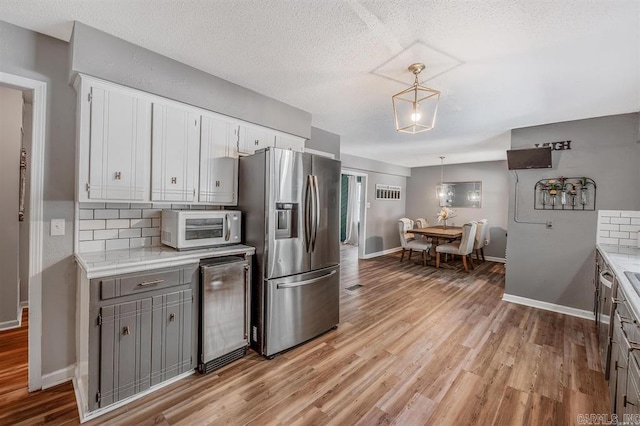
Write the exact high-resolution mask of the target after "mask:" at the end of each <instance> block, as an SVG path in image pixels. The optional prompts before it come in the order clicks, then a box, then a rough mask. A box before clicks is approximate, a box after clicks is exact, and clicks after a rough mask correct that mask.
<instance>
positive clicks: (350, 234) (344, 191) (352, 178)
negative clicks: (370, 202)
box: [340, 169, 367, 259]
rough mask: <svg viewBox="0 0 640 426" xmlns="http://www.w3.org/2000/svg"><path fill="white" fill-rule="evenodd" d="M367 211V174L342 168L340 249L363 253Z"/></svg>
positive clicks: (359, 254) (361, 255) (362, 256)
mask: <svg viewBox="0 0 640 426" xmlns="http://www.w3.org/2000/svg"><path fill="white" fill-rule="evenodd" d="M366 212H367V174H366V173H361V172H357V171H353V170H348V169H343V170H342V176H341V199H340V242H341V243H342V250H343V251H344V250H354V251H355V250H357V252H358V258H359V259H363V258H364V255H365V242H366V236H365V234H366Z"/></svg>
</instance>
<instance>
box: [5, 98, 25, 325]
mask: <svg viewBox="0 0 640 426" xmlns="http://www.w3.org/2000/svg"><path fill="white" fill-rule="evenodd" d="M21 127H22V92H21V91H19V90H14V89H9V88H6V87H0V152H2V155H0V194H2V203H0V271H1V275H0V323H7V322H13V321H17V320H18V317H17V312H18V302H19V301H20V272H19V241H20V226H19V222H18V186H19V176H20V166H19V163H18V161H19V159H20V147H21V145H22V135H21V132H20V128H21ZM5 325H6V324H5ZM12 325H15V324H12Z"/></svg>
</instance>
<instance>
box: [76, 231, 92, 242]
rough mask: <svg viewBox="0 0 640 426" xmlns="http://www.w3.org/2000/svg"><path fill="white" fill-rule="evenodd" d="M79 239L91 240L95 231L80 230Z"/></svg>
mask: <svg viewBox="0 0 640 426" xmlns="http://www.w3.org/2000/svg"><path fill="white" fill-rule="evenodd" d="M78 240H79V241H91V240H93V231H78Z"/></svg>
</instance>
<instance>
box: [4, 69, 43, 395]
mask: <svg viewBox="0 0 640 426" xmlns="http://www.w3.org/2000/svg"><path fill="white" fill-rule="evenodd" d="M0 85H2V86H6V87H10V88H13V89H17V90H21V91H33V122H32V141H31V164H30V165H29V169H30V179H31V190H30V193H29V202H30V209H29V240H30V243H29V301H28V306H29V330H28V334H29V337H28V341H29V343H28V352H29V358H28V360H29V364H28V369H29V392H33V391H36V390H38V389H40V388H42V247H43V238H44V222H43V216H44V215H43V213H44V205H43V190H44V152H45V140H46V124H47V83H46V82H44V81H39V80H33V79H30V78H26V77H21V76H17V75H13V74H8V73H4V72H0Z"/></svg>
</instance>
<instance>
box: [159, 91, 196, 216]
mask: <svg viewBox="0 0 640 426" xmlns="http://www.w3.org/2000/svg"><path fill="white" fill-rule="evenodd" d="M199 151H200V115H199V114H198V112H196V111H195V110H193V109H190V108H186V107H185V108H180V107H178V106H174V105H171V106H169V105H163V104H161V103H154V104H153V127H152V147H151V200H152V201H180V202H189V203H190V202H194V201H196V191H197V188H198V155H199Z"/></svg>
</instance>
